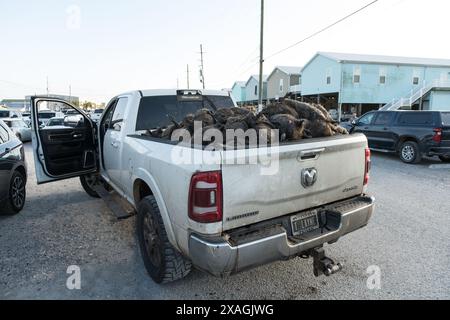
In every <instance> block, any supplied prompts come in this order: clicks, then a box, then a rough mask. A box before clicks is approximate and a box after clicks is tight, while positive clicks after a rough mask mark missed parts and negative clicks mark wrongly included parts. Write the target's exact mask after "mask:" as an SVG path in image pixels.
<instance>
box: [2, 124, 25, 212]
mask: <svg viewBox="0 0 450 320" xmlns="http://www.w3.org/2000/svg"><path fill="white" fill-rule="evenodd" d="M26 183H27V169H26V165H25V153H24V149H23V145H22V142H20V140H19V139H17V137H16V136H15V134H14V133H12V132H11V131H10V130H9V128H8V127H7V126H6V124H5V123H4V122H3V121H2V120H0V215H3V214H15V213H18V212H19V211H21V210H22V209H23V206H24V205H25V197H26V190H25V186H26Z"/></svg>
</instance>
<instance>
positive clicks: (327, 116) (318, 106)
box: [313, 103, 337, 123]
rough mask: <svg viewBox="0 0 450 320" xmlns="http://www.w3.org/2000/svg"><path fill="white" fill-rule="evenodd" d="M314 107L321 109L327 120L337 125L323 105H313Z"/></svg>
mask: <svg viewBox="0 0 450 320" xmlns="http://www.w3.org/2000/svg"><path fill="white" fill-rule="evenodd" d="M313 106H314V107H316V108H317V109H319V111H320V112H322V114H323V115H324V116H325V118H326V119H327V121H328V122H332V123H337V122H336V121H335V120H334V119H333V118H332V117H331V115H330V113H329V112H328V110H327V109H325V107H324V106H322V105H321V104H315V103H314V104H313Z"/></svg>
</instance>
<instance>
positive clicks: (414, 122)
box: [398, 111, 433, 126]
mask: <svg viewBox="0 0 450 320" xmlns="http://www.w3.org/2000/svg"><path fill="white" fill-rule="evenodd" d="M398 123H399V124H400V125H405V126H419V125H432V124H433V114H432V113H431V112H421V111H416V112H409V113H404V114H401V115H400V117H399V120H398Z"/></svg>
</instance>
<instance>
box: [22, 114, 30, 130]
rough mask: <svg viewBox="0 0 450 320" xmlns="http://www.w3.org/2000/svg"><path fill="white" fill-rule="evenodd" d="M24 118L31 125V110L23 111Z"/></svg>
mask: <svg viewBox="0 0 450 320" xmlns="http://www.w3.org/2000/svg"><path fill="white" fill-rule="evenodd" d="M22 120H23V122H25V123H26V125H27V126H29V127H31V113H29V112H23V113H22Z"/></svg>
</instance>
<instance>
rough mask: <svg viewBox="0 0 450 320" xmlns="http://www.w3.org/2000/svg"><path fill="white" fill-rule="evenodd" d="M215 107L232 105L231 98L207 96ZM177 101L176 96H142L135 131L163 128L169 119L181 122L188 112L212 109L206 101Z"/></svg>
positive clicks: (229, 106)
mask: <svg viewBox="0 0 450 320" xmlns="http://www.w3.org/2000/svg"><path fill="white" fill-rule="evenodd" d="M207 98H208V99H209V100H211V102H212V103H213V104H214V106H215V107H216V108H217V109H220V108H232V107H234V104H233V100H231V98H230V97H227V96H207ZM208 99H203V101H179V100H178V99H177V96H175V95H173V96H153V97H144V98H142V99H141V102H140V104H139V111H138V116H137V122H136V131H141V130H152V129H157V128H165V127H167V126H168V125H169V124H170V123H171V119H174V120H176V121H178V122H181V121H182V120H183V119H184V117H185V116H186V115H188V114H189V113H195V112H196V111H197V110H200V109H202V108H206V109H209V110H211V111H212V110H214V107H213V106H212V105H211V103H210V102H209V101H208Z"/></svg>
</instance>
